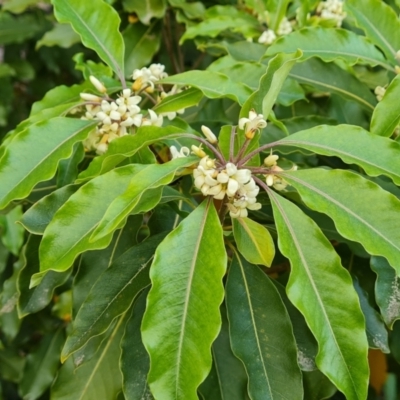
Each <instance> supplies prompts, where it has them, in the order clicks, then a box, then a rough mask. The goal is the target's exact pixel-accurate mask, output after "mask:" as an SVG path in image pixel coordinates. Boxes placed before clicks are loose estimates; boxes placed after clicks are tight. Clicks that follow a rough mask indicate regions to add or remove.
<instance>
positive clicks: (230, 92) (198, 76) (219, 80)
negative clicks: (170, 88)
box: [161, 70, 252, 105]
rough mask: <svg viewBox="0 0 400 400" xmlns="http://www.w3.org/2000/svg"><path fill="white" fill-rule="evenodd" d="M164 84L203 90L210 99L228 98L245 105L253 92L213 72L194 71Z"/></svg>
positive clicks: (176, 76)
mask: <svg viewBox="0 0 400 400" xmlns="http://www.w3.org/2000/svg"><path fill="white" fill-rule="evenodd" d="M161 83H162V84H164V83H168V84H172V85H182V86H192V87H195V88H197V89H199V90H201V91H202V92H203V94H204V96H206V97H208V98H209V99H218V98H221V97H227V98H228V99H231V100H234V101H236V102H237V103H239V104H240V105H243V104H244V103H245V101H246V100H247V99H248V97H249V96H250V95H251V93H252V91H251V90H250V88H248V87H247V86H245V85H243V84H242V83H240V82H235V81H233V80H231V79H229V78H228V77H227V76H226V75H223V74H220V73H218V72H212V71H199V70H192V71H186V72H182V73H181V74H177V75H172V76H169V77H168V78H165V79H163V80H162V81H161Z"/></svg>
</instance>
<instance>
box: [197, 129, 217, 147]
mask: <svg viewBox="0 0 400 400" xmlns="http://www.w3.org/2000/svg"><path fill="white" fill-rule="evenodd" d="M201 131H202V132H203V134H204V136H205V137H206V138H207V140H208V141H209V142H210V143H217V142H218V139H217V137H216V136H215V135H214V133H213V132H212V131H211V129H210V128H208V127H207V126H205V125H202V126H201Z"/></svg>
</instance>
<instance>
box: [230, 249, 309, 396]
mask: <svg viewBox="0 0 400 400" xmlns="http://www.w3.org/2000/svg"><path fill="white" fill-rule="evenodd" d="M226 304H227V308H228V319H229V325H230V326H229V330H230V336H231V343H232V350H233V352H234V354H235V355H236V356H237V357H238V358H239V359H240V360H242V362H243V364H244V365H245V368H246V371H247V374H248V377H249V384H248V391H249V395H250V398H251V399H253V400H258V399H260V400H267V399H268V400H269V399H271V400H272V399H278V398H290V399H293V400H297V399H299V400H300V399H303V390H302V384H301V371H300V369H299V366H298V365H297V353H296V344H295V339H294V336H293V331H292V327H291V323H290V319H289V316H288V314H287V311H286V309H285V306H284V305H283V303H282V300H281V298H280V296H279V293H278V292H277V290H276V289H275V287H274V285H273V283H272V282H271V281H270V279H269V278H268V277H267V275H265V274H264V273H263V272H262V271H261V270H260V269H259V268H258V267H257V266H255V265H251V264H248V263H247V262H246V261H245V260H244V259H242V258H240V257H239V256H238V255H237V254H236V255H235V257H234V259H233V262H232V265H231V267H230V270H229V276H228V282H227V284H226ZM276 332H279V335H277V334H276Z"/></svg>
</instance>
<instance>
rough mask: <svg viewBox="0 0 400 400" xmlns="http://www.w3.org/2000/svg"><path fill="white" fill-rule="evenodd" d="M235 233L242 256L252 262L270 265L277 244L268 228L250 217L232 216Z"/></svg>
mask: <svg viewBox="0 0 400 400" xmlns="http://www.w3.org/2000/svg"><path fill="white" fill-rule="evenodd" d="M232 226H233V235H234V237H235V241H236V245H237V247H238V250H239V252H240V253H241V254H242V256H243V257H244V258H245V259H246V260H247V261H248V262H249V263H251V264H262V265H265V266H266V267H270V266H271V263H272V260H273V259H274V256H275V245H274V241H273V240H272V236H271V234H270V233H269V232H268V229H267V228H266V227H265V226H263V225H261V224H259V223H258V222H256V221H253V220H251V219H249V218H232Z"/></svg>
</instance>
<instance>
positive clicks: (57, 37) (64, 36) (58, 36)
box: [36, 24, 80, 49]
mask: <svg viewBox="0 0 400 400" xmlns="http://www.w3.org/2000/svg"><path fill="white" fill-rule="evenodd" d="M79 42H80V37H79V35H78V34H77V33H76V32H75V31H74V30H73V29H72V28H71V26H70V25H66V24H55V25H54V27H53V29H52V30H50V31H47V32H46V33H45V34H44V35H43V37H42V38H41V39H40V40H38V42H37V43H36V49H39V48H40V47H42V46H47V47H52V46H59V47H63V48H69V47H71V46H73V45H74V44H75V43H79Z"/></svg>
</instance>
